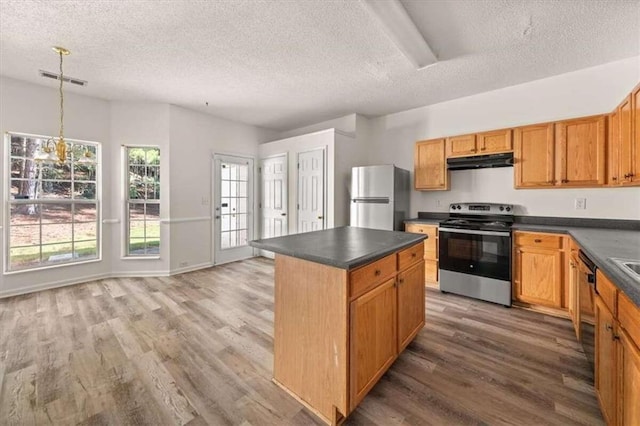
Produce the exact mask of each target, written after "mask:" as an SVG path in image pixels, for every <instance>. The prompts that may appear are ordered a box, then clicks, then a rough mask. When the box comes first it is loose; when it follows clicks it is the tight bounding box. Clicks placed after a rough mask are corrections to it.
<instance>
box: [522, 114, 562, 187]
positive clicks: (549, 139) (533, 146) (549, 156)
mask: <svg viewBox="0 0 640 426" xmlns="http://www.w3.org/2000/svg"><path fill="white" fill-rule="evenodd" d="M513 135H514V166H513V168H514V176H515V187H516V188H544V187H550V186H554V185H555V183H556V179H555V167H556V164H555V134H554V132H553V123H548V124H540V125H534V126H526V127H519V128H517V129H514V131H513Z"/></svg>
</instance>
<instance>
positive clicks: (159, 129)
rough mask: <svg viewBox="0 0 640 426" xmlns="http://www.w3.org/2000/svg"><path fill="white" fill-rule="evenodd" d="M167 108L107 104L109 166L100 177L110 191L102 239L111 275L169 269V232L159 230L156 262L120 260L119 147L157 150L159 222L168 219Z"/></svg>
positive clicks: (122, 189) (121, 201)
mask: <svg viewBox="0 0 640 426" xmlns="http://www.w3.org/2000/svg"><path fill="white" fill-rule="evenodd" d="M169 122H170V116H169V105H167V104H158V103H137V102H136V103H131V102H111V140H112V143H110V144H109V149H108V150H107V149H105V155H107V153H108V155H109V157H110V164H111V165H112V166H111V167H110V168H109V169H108V170H109V172H108V173H105V174H104V179H103V180H104V184H103V187H105V186H109V187H110V188H111V190H112V197H111V198H110V199H107V198H104V197H103V200H104V208H103V210H104V218H105V219H107V223H105V225H104V227H103V230H104V234H103V235H104V237H105V239H106V238H110V239H111V242H112V251H111V256H112V262H111V265H112V266H111V269H112V272H113V273H115V274H117V275H128V274H135V275H154V274H155V275H158V274H167V273H168V272H169V269H170V262H169V260H170V256H171V251H170V247H169V244H167V243H166V242H167V241H169V229H168V226H165V225H164V224H163V225H161V226H160V256H159V258H158V259H152V258H146V259H140V258H124V254H125V245H126V241H125V232H124V220H125V219H126V214H127V213H126V209H125V207H124V200H125V185H126V184H125V181H124V178H125V176H126V173H127V172H126V171H125V169H124V159H125V157H124V150H123V145H127V146H157V147H158V148H160V219H161V220H166V219H168V218H169V217H170V211H171V203H170V199H171V194H170V187H169V177H170V175H171V170H170V162H169V157H170V138H169Z"/></svg>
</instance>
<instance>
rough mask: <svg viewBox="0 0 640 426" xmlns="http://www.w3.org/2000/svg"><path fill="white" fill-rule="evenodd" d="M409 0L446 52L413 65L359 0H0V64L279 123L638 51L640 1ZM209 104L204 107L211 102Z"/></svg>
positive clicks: (422, 26) (392, 106)
mask: <svg viewBox="0 0 640 426" xmlns="http://www.w3.org/2000/svg"><path fill="white" fill-rule="evenodd" d="M403 4H404V6H405V8H406V9H407V11H408V13H409V15H410V16H411V17H412V19H413V20H414V22H416V25H417V27H418V29H419V30H420V31H421V32H422V34H423V35H424V37H425V40H426V41H427V42H428V43H429V45H430V46H431V48H432V49H433V51H434V52H435V53H436V55H438V57H439V58H440V62H439V63H438V64H437V65H435V66H433V67H430V68H427V69H423V70H416V69H414V68H413V67H412V66H411V63H410V62H409V61H408V60H407V59H406V58H405V57H404V56H403V55H402V54H401V53H400V51H399V50H398V49H397V48H396V47H395V45H394V44H393V43H392V42H391V41H390V40H389V39H388V38H387V36H386V35H385V33H384V31H383V30H382V28H381V27H380V26H379V24H378V22H377V21H376V20H375V19H373V18H372V17H371V16H370V15H369V14H368V13H367V10H366V8H365V7H364V6H363V5H362V4H361V3H360V2H359V1H357V0H346V1H329V0H299V1H278V0H269V1H258V0H248V1H240V0H236V1H193V0H192V1H186V0H185V1H179V0H173V1H168V0H165V1H151V0H149V1H141V0H138V1H116V0H113V1H106V0H84V1H6V0H2V1H0V74H2V75H5V76H9V77H13V78H18V79H21V80H26V81H31V82H34V83H38V84H43V85H47V86H52V87H54V86H55V84H56V83H55V82H54V81H47V80H44V79H42V78H41V77H39V76H38V70H39V69H45V70H51V71H56V69H57V58H56V56H55V55H54V54H53V53H52V51H51V49H50V46H52V45H61V46H64V47H67V48H68V49H70V50H71V51H72V55H71V56H70V57H68V58H67V59H66V61H65V73H66V74H68V75H71V76H73V77H77V78H80V79H83V80H88V81H89V85H88V86H87V87H85V88H76V87H69V86H67V89H68V90H69V91H73V92H76V93H83V94H87V95H91V96H97V97H101V98H105V99H112V100H136V101H158V102H168V103H172V104H176V105H181V106H184V107H188V108H192V109H198V110H201V111H206V112H208V113H211V114H213V115H217V116H221V117H225V118H229V119H233V120H238V121H242V122H246V123H250V124H255V125H260V126H265V127H269V128H273V129H279V130H284V129H289V128H293V127H297V126H302V125H306V124H310V123H314V122H319V121H323V120H326V119H330V118H335V117H338V116H341V115H345V114H349V113H353V112H356V113H360V114H363V115H366V116H370V117H371V116H379V115H383V114H388V113H392V112H397V111H402V110H405V109H409V108H413V107H417V106H422V105H428V104H432V103H436V102H441V101H444V100H448V99H454V98H458V97H462V96H468V95H472V94H475V93H480V92H484V91H488V90H493V89H497V88H500V87H505V86H510V85H514V84H518V83H522V82H525V81H530V80H535V79H539V78H544V77H548V76H551V75H555V74H560V73H564V72H568V71H572V70H576V69H580V68H585V67H589V66H594V65H598V64H602V63H606V62H611V61H614V60H618V59H622V58H626V57H630V56H635V55H638V54H640V0H633V1H623V0H606V1H599V0H580V1H574V0H562V1H558V0H535V1H533V0H530V1H521V0H483V1H475V0H467V1H463V0H449V1H447V0H442V1H440V0H429V1H409V0H404V1H403ZM205 102H208V103H209V105H208V106H205Z"/></svg>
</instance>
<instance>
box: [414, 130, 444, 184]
mask: <svg viewBox="0 0 640 426" xmlns="http://www.w3.org/2000/svg"><path fill="white" fill-rule="evenodd" d="M414 187H415V189H417V190H443V191H444V190H448V189H449V171H448V170H447V159H446V155H445V139H434V140H429V141H420V142H417V143H416V147H415V154H414Z"/></svg>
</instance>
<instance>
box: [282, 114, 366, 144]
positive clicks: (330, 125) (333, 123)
mask: <svg viewBox="0 0 640 426" xmlns="http://www.w3.org/2000/svg"><path fill="white" fill-rule="evenodd" d="M356 125H357V114H349V115H345V116H343V117H338V118H334V119H332V120H327V121H322V122H320V123H316V124H312V125H310V126H304V127H298V128H296V129H291V130H286V131H283V132H280V134H279V135H278V136H277V137H275V138H273V139H287V138H292V137H294V136H303V135H307V134H309V133H315V132H319V131H322V130H327V129H336V130H337V131H339V132H342V133H344V134H347V135H355V133H356Z"/></svg>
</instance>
